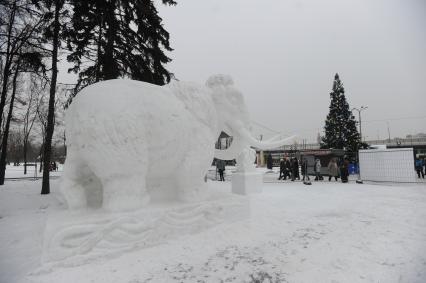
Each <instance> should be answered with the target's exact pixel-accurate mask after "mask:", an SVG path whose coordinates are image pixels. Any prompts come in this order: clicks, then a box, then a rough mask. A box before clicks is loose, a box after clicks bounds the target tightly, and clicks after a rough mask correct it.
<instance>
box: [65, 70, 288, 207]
mask: <svg viewBox="0 0 426 283" xmlns="http://www.w3.org/2000/svg"><path fill="white" fill-rule="evenodd" d="M249 125H250V118H249V114H248V111H247V109H246V106H245V103H244V99H243V96H242V94H241V93H240V92H239V91H238V90H237V89H236V88H235V87H234V85H233V81H232V79H231V78H230V77H229V76H225V75H215V76H212V77H210V78H209V79H208V81H207V83H206V86H203V85H198V84H194V83H184V82H174V83H171V84H170V85H166V86H156V85H152V84H149V83H144V82H138V81H132V80H110V81H104V82H100V83H96V84H93V85H91V86H89V87H86V88H85V89H83V90H82V91H81V92H80V93H79V94H78V96H77V97H76V98H75V99H74V101H73V103H72V104H71V106H70V107H69V109H68V112H67V113H66V130H67V145H68V154H67V160H66V164H65V169H64V175H63V183H62V191H63V193H64V195H65V198H66V201H67V203H68V206H69V208H73V209H74V208H85V207H88V206H89V207H100V206H102V207H103V208H105V209H107V210H112V211H124V210H134V209H138V208H141V207H142V206H144V205H145V204H147V203H149V202H150V200H164V199H176V200H200V199H201V198H202V197H203V195H204V193H205V189H204V186H205V183H204V181H203V177H204V175H205V173H206V172H207V170H208V168H209V166H210V165H211V162H212V159H213V157H217V158H219V159H234V158H236V157H238V156H239V154H240V153H241V152H243V150H247V148H248V147H249V146H255V147H257V148H261V149H267V148H272V147H277V146H281V145H283V144H284V143H285V142H286V141H287V140H288V139H285V140H279V141H271V142H260V141H258V140H256V139H255V138H253V137H252V135H251V134H250V131H249ZM221 131H225V132H227V133H228V134H230V135H232V136H233V137H234V139H233V142H232V144H231V146H230V148H229V149H227V150H215V148H214V144H215V141H216V140H217V137H218V136H219V134H220V132H221Z"/></svg>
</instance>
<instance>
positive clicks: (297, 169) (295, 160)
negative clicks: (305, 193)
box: [294, 157, 300, 180]
mask: <svg viewBox="0 0 426 283" xmlns="http://www.w3.org/2000/svg"><path fill="white" fill-rule="evenodd" d="M294 173H295V174H296V176H295V179H297V180H300V174H299V159H297V158H296V157H295V158H294Z"/></svg>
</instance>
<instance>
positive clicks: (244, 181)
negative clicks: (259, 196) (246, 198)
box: [232, 172, 263, 195]
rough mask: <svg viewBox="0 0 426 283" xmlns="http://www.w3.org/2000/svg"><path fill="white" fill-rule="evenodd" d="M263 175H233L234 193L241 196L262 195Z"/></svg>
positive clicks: (258, 173) (246, 173)
mask: <svg viewBox="0 0 426 283" xmlns="http://www.w3.org/2000/svg"><path fill="white" fill-rule="evenodd" d="M262 186H263V174H262V173H260V172H236V173H234V174H233V175H232V192H233V193H234V194H239V195H248V194H253V193H261V192H262Z"/></svg>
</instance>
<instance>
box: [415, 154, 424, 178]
mask: <svg viewBox="0 0 426 283" xmlns="http://www.w3.org/2000/svg"><path fill="white" fill-rule="evenodd" d="M415 165H416V171H417V176H418V177H419V178H420V175H421V176H422V178H423V179H424V178H425V173H423V160H421V159H419V158H416V162H415Z"/></svg>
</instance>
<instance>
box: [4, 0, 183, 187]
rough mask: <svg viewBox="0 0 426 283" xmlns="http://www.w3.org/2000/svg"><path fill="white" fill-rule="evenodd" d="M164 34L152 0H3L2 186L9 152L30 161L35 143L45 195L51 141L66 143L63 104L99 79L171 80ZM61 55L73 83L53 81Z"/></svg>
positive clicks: (164, 0) (167, 1) (167, 0)
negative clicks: (36, 140)
mask: <svg viewBox="0 0 426 283" xmlns="http://www.w3.org/2000/svg"><path fill="white" fill-rule="evenodd" d="M161 2H162V4H164V5H176V2H175V1H173V0H162V1H161ZM169 37H170V35H169V33H168V32H167V31H166V29H165V28H164V27H163V24H162V19H161V17H160V16H159V13H158V10H157V8H156V6H155V4H154V1H153V0H90V1H86V0H80V1H77V0H0V92H1V93H0V142H1V145H0V150H1V154H0V185H3V184H4V177H5V170H6V163H7V161H8V156H7V155H8V153H9V154H11V153H13V152H14V151H16V147H19V148H21V149H22V152H23V158H24V162H27V159H28V152H29V149H30V148H33V147H34V144H35V143H36V144H37V143H38V144H39V154H38V156H40V157H41V159H42V163H43V164H44V166H43V182H42V189H41V193H42V194H48V193H50V183H49V165H50V163H51V160H52V141H53V140H55V141H56V143H58V142H63V144H64V145H65V138H66V135H65V131H64V128H63V119H61V117H62V116H63V110H64V108H66V107H67V106H68V105H69V103H71V101H72V98H73V97H74V96H75V95H76V94H77V93H78V91H79V90H81V89H82V88H84V87H86V86H88V85H90V84H93V83H95V82H98V81H102V80H108V79H115V78H120V77H126V78H131V79H134V80H140V81H146V82H150V83H154V84H158V85H163V84H166V83H168V82H169V81H170V80H171V79H172V78H173V74H172V73H170V72H169V71H168V70H167V69H166V68H165V67H164V65H165V64H167V63H168V62H170V61H171V59H170V58H169V57H168V56H167V55H166V53H165V52H168V51H172V48H171V47H170V44H169ZM65 56H66V60H67V61H68V62H70V63H72V67H71V68H70V69H69V70H68V71H69V72H73V73H75V74H77V75H78V80H77V83H76V84H75V85H73V86H64V85H62V84H61V83H60V82H58V61H59V60H61V58H63V57H65ZM34 132H35V133H36V134H34ZM54 134H55V135H54ZM34 136H38V137H39V141H38V142H34V141H33V139H34ZM11 142H12V145H13V147H11V146H10V143H11Z"/></svg>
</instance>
